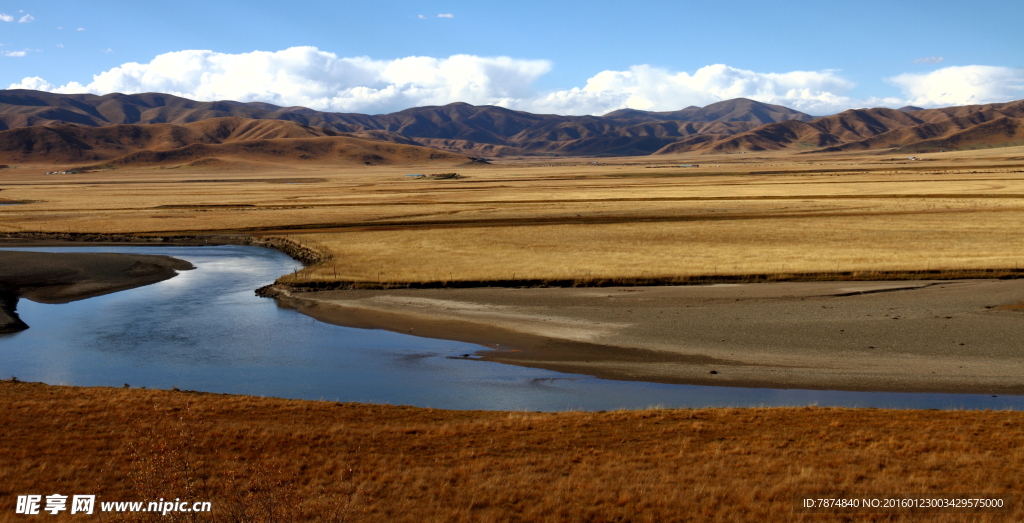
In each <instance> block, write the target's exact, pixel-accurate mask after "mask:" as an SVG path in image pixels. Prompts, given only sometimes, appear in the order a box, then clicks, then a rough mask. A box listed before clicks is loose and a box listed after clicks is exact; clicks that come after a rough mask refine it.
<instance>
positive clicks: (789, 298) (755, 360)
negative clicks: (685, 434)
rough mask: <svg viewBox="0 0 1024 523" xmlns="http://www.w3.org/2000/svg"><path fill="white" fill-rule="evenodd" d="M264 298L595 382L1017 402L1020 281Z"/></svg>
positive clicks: (283, 292)
mask: <svg viewBox="0 0 1024 523" xmlns="http://www.w3.org/2000/svg"><path fill="white" fill-rule="evenodd" d="M271 294H276V296H277V298H278V299H279V300H280V301H281V302H282V303H284V304H286V305H289V306H293V307H296V308H297V309H298V310H300V311H301V312H303V313H305V314H308V315H310V316H312V317H315V318H317V319H320V320H322V321H326V322H330V323H334V324H339V325H345V326H351V327H362V328H380V329H387V330H392V331H396V332H403V333H410V334H415V335H419V336H426V337H431V338H443V339H452V340H459V341H467V342H473V343H479V344H483V345H486V346H489V347H491V348H493V349H497V350H484V351H480V352H479V353H478V354H477V355H476V356H479V357H482V358H483V359H486V360H489V361H497V362H502V363H510V364H515V365H524V366H530V367H540V368H546V369H552V370H558V371H563V372H574V373H581V374H589V375H595V376H599V377H604V378H612V379H624V380H644V381H656V382H665V383H689V384H700V385H726V386H746V387H781V388H811V389H836V390H868V391H906V392H910V391H918V392H961V393H986V394H987V393H993V394H996V393H1007V394H1024V379H1022V378H1021V376H1024V360H1022V359H1021V358H1020V354H1021V345H1020V340H1021V339H1024V315H1022V312H1021V310H1020V306H1019V304H1020V303H1021V302H1022V299H1024V280H953V281H914V282H899V281H888V282H808V283H804V282H799V283H771V284H746V285H709V286H679V287H619V288H568V289H566V288H561V289H559V288H555V289H551V288H547V289H543V288H540V289H499V288H476V289H415V290H414V289H405V290H338V291H319V292H298V291H293V290H289V289H287V288H285V287H281V286H276V287H275V288H273V291H272V293H271Z"/></svg>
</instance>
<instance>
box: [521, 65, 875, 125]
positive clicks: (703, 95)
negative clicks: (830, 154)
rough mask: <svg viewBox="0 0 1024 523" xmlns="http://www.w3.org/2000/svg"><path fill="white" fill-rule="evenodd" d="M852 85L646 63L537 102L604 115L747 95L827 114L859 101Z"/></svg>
mask: <svg viewBox="0 0 1024 523" xmlns="http://www.w3.org/2000/svg"><path fill="white" fill-rule="evenodd" d="M852 88H853V83H852V82H850V81H848V80H846V79H844V78H842V77H840V76H839V75H838V74H837V72H836V71H830V70H826V71H792V72H788V73H758V72H755V71H747V70H744V69H737V68H735V67H729V66H727V65H722V64H716V65H709V66H706V67H702V68H700V69H698V70H697V71H695V72H694V73H693V74H692V75H691V74H689V73H686V72H678V73H677V72H672V71H669V70H667V69H663V68H659V67H652V66H649V65H637V66H633V67H630V68H629V70H627V71H602V72H600V73H598V74H596V75H594V76H593V77H591V78H590V79H589V80H587V84H586V86H584V87H583V88H574V89H570V90H566V91H557V92H554V93H551V94H549V95H548V96H546V97H544V98H542V99H540V100H538V101H537V105H539V106H541V107H543V108H545V109H547V110H548V111H550V112H557V113H560V114H583V113H591V114H602V113H605V112H608V111H612V110H615V109H621V108H625V107H629V108H632V109H642V110H649V111H671V110H677V109H682V108H684V107H688V106H691V105H696V106H704V105H708V104H711V103H714V102H718V101H721V100H728V99H731V98H751V99H754V100H758V101H761V102H766V103H774V104H779V105H785V106H788V107H792V108H794V109H798V110H801V111H804V112H808V113H811V114H827V113H831V112H835V111H836V110H842V109H845V108H849V107H851V106H856V105H857V102H858V101H857V100H853V99H851V98H848V97H846V96H845V93H847V92H848V91H849V90H850V89H852Z"/></svg>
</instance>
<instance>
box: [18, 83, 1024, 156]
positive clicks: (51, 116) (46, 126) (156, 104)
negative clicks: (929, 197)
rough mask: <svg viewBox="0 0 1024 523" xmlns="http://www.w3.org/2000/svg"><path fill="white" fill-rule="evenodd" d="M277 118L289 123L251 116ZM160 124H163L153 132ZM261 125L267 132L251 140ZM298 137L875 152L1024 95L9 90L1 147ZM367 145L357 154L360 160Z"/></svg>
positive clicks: (506, 146)
mask: <svg viewBox="0 0 1024 523" xmlns="http://www.w3.org/2000/svg"><path fill="white" fill-rule="evenodd" d="M266 120H276V121H279V122H280V124H279V125H278V126H270V127H267V125H266V124H263V127H260V126H259V125H255V124H252V123H246V122H251V121H266ZM205 121H217V122H219V123H217V124H213V123H208V124H205V125H207V126H212V127H211V129H213V128H217V129H220V128H231V129H245V130H246V131H244V132H241V131H239V132H238V133H239V134H237V136H236V135H235V134H232V133H235V132H236V131H231V132H229V133H228V136H227V137H224V138H221V137H219V136H220V134H223V133H220V134H218V133H219V131H218V132H209V133H208V132H207V128H206V127H203V126H199V127H197V126H196V124H198V123H199V122H205ZM285 124H288V125H285ZM280 125H283V127H282V126H280ZM149 126H156V127H154V129H153V130H144V128H146V127H149ZM271 127H273V129H271ZM26 129H37V130H38V131H33V132H28V131H26ZM111 129H119V130H117V131H114V130H111ZM256 130H259V131H258V132H257V131H256ZM26 133H27V134H26ZM249 133H256V134H249ZM259 133H264V134H262V135H260V136H261V137H260V138H249V137H250V136H256V135H259ZM268 133H269V134H268ZM87 135H88V136H87ZM93 135H95V136H93ZM115 135H116V136H117V138H116V139H115V138H114V136H115ZM299 135H302V136H299ZM130 136H138V137H142V136H151V137H153V138H152V140H151V141H146V140H142V141H140V142H138V143H136V142H133V141H132V140H134V138H132V139H128V138H125V137H130ZM268 136H273V138H268ZM296 138H301V139H304V140H311V139H312V140H321V141H335V142H337V141H338V140H341V139H343V140H347V142H346V143H349V144H354V143H356V142H353V141H352V140H362V141H371V142H378V143H379V142H390V143H391V144H392V145H393V146H399V145H403V146H411V147H417V146H418V147H427V148H433V149H440V150H443V151H447V152H449V153H455V154H457V155H471V156H501V155H531V154H536V155H567V156H634V155H648V154H675V153H691V152H707V153H713V152H738V151H765V150H793V151H800V152H805V151H806V152H813V151H821V152H835V151H864V150H875V149H888V150H891V149H898V150H899V151H901V152H904V151H905V152H918V153H919V152H927V151H938V150H943V149H945V150H953V149H968V148H979V147H999V146H1008V145H1024V101H1017V102H1009V103H998V104H987V105H972V106H959V107H949V108H943V109H921V108H919V107H904V108H901V109H887V108H874V109H855V110H848V111H844V112H842V113H839V114H835V115H830V116H824V117H817V118H815V117H813V116H810V115H808V114H805V113H801V112H799V111H795V110H793V109H789V108H786V107H782V106H778V105H771V104H765V103H761V102H757V101H754V100H748V99H743V98H739V99H734V100H726V101H723V102H718V103H715V104H711V105H708V106H706V107H702V108H701V107H688V108H685V109H682V110H679V111H670V112H650V111H640V110H635V109H621V110H617V111H613V112H611V113H608V114H605V115H603V116H560V115H551V114H532V113H528V112H524V111H514V110H510V109H506V108H502V107H495V106H473V105H469V104H465V103H452V104H448V105H444V106H429V107H415V108H411V109H406V110H404V111H399V112H396V113H391V114H384V115H365V114H355V113H331V112H323V111H315V110H312V109H308V108H304V107H279V106H276V105H272V104H266V103H259V102H250V103H242V102H233V101H218V102H199V101H194V100H189V99H186V98H181V97H177V96H172V95H168V94H159V93H144V94H135V95H126V94H119V93H115V94H108V95H104V96H97V95H91V94H70V95H69V94H57V93H48V92H41V91H29V90H0V153H2V154H3V155H4V157H8V156H10V154H7V153H13V151H14V150H17V151H21V152H20V153H19V154H18V155H15V156H19V155H20V156H22V157H24V156H25V155H28V156H35V155H37V154H43V153H39V152H38V151H50V152H48V153H45V154H56V153H57V151H62V152H60V153H59V154H60V155H61V156H62V157H64V156H66V157H68V158H71V157H77V158H80V159H81V160H88V161H93V160H95V161H108V160H112V159H115V158H119V157H120V156H112V155H116V154H117V153H123V154H122V155H121V156H124V155H127V154H132V153H134V152H137V151H141V150H153V151H157V150H160V151H167V150H171V149H178V148H182V147H189V146H196V147H199V146H201V147H207V148H208V147H214V148H221V149H224V146H226V145H227V142H219V141H216V140H222V139H227V140H229V142H238V143H241V142H244V141H246V140H250V139H260V140H282V139H296ZM126 140H127V141H126ZM140 140H141V138H140ZM211 140H213V141H211ZM339 143H340V142H339ZM139 147H142V148H143V149H139ZM154 147H155V148H156V149H153V148H154ZM232 147H237V146H232ZM360 147H363V145H360ZM12 148H13V149H12ZM371 148H372V147H371ZM225 150H226V149H225ZM32 151H36V152H32ZM236 152H237V151H236ZM336 152H337V151H336ZM339 154H340V153H339ZM359 154H362V153H359ZM359 154H355V155H353V156H352V160H353V161H358V158H357V157H358V156H359ZM417 154H419V153H417ZM307 157H311V156H309V155H308V154H307ZM452 158H454V157H452ZM74 161H78V160H74Z"/></svg>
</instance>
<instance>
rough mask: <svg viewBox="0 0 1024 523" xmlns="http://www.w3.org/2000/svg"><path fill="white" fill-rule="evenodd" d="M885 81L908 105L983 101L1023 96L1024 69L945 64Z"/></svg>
mask: <svg viewBox="0 0 1024 523" xmlns="http://www.w3.org/2000/svg"><path fill="white" fill-rule="evenodd" d="M888 82H889V83H891V84H893V85H895V86H897V87H899V88H900V89H902V90H903V92H904V94H905V95H906V96H907V98H908V100H907V102H908V103H909V104H910V105H919V106H922V107H929V106H931V107H936V106H948V105H971V104H986V103H993V102H1005V101H1008V100H1017V99H1020V98H1024V71H1021V70H1019V69H1011V68H1009V67H994V66H990V65H965V66H952V67H944V68H942V69H939V70H937V71H932V72H930V73H924V74H901V75H899V76H896V77H893V78H889V79H888Z"/></svg>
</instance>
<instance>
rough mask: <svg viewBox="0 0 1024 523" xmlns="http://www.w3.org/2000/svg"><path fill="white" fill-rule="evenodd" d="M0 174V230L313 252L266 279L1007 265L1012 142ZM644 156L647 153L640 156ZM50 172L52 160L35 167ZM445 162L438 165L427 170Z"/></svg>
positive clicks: (1017, 168) (1016, 205)
mask: <svg viewBox="0 0 1024 523" xmlns="http://www.w3.org/2000/svg"><path fill="white" fill-rule="evenodd" d="M692 160H698V161H699V162H700V163H701V165H702V167H701V168H700V169H685V168H678V167H674V168H673V167H667V166H670V165H672V164H673V163H674V162H681V161H684V160H673V159H667V158H661V157H659V158H656V159H651V158H622V159H611V160H604V159H602V160H601V163H600V164H598V165H591V164H589V163H588V162H587V161H585V160H579V159H574V160H552V161H551V162H550V164H549V163H547V162H540V161H537V160H508V161H504V162H502V163H500V164H497V165H493V166H486V167H464V168H455V169H454V170H455V171H458V172H460V174H462V175H464V176H465V178H464V179H461V180H444V181H436V180H411V179H407V178H405V176H404V173H408V172H432V171H430V169H431V167H430V166H429V165H420V166H406V167H387V168H385V167H379V168H378V167H374V168H353V167H343V166H339V167H323V166H320V167H304V168H298V167H296V168H286V167H282V166H273V167H268V168H266V169H264V170H260V171H257V172H251V171H240V170H234V171H232V170H222V171H217V172H207V171H204V170H203V169H201V168H194V167H182V168H178V169H141V170H139V169H137V170H134V171H133V170H123V171H122V170H116V171H107V172H99V173H89V174H83V175H74V176H64V175H62V176H45V175H39V174H38V173H34V172H32V170H31V169H30V168H27V167H19V168H18V169H15V170H11V171H5V172H4V174H2V175H0V189H3V192H2V193H0V194H2V195H3V197H4V198H6V199H17V200H32V201H37V202H38V203H33V204H27V205H12V206H5V207H3V208H0V232H33V231H43V232H81V233H86V232H88V233H136V234H150V235H176V234H191V233H195V232H228V233H232V232H242V233H248V234H256V235H264V236H285V237H288V238H290V239H292V240H295V241H298V242H300V243H302V244H305V245H307V246H309V247H311V248H313V249H315V250H319V251H322V252H324V253H325V254H328V255H329V256H332V257H333V260H331V262H329V263H326V264H322V265H320V266H316V267H311V268H308V269H306V270H305V271H302V272H300V273H299V274H297V275H294V276H287V277H285V278H283V281H286V282H309V281H314V282H316V281H319V282H324V281H365V282H371V281H374V282H375V281H378V280H379V281H382V282H424V281H450V280H456V281H460V280H461V281H489V280H508V279H521V280H537V279H540V280H545V279H569V280H588V279H613V280H634V279H638V278H684V279H685V278H688V277H692V276H707V275H744V274H780V273H796V274H802V273H823V272H825V273H830V272H837V271H838V272H857V271H923V270H967V269H1014V268H1018V267H1020V268H1024V239H1022V238H1021V237H1020V235H1019V234H1017V233H1016V232H1017V231H1019V230H1022V226H1024V168H1022V167H1024V148H1007V149H996V150H989V151H975V152H970V153H944V154H936V155H929V156H928V158H927V159H926V161H916V162H915V161H907V160H905V159H900V158H897V157H882V156H876V155H860V156H855V155H846V156H841V155H840V156H835V155H833V156H813V157H807V156H796V155H784V154H766V155H761V156H758V155H753V154H749V155H720V156H716V157H699V158H694V159H691V160H685V161H692ZM654 167H657V168H654ZM50 168H52V167H50ZM446 170H452V169H451V168H446Z"/></svg>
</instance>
